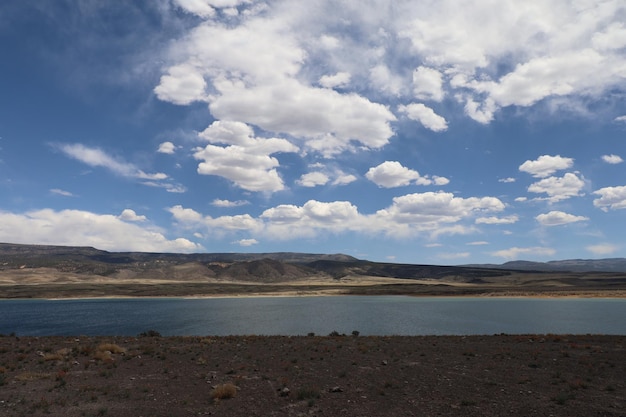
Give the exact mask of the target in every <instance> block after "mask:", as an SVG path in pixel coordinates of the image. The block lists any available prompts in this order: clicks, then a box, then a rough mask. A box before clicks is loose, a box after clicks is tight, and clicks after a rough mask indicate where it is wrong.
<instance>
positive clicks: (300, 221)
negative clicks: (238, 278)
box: [168, 192, 504, 240]
mask: <svg viewBox="0 0 626 417" xmlns="http://www.w3.org/2000/svg"><path fill="white" fill-rule="evenodd" d="M503 209H504V204H503V203H502V202H501V201H500V200H498V199H497V198H495V197H480V198H479V197H470V198H461V197H455V196H454V195H453V194H451V193H432V192H431V193H422V194H408V195H404V196H400V197H395V198H394V199H393V202H392V204H391V205H390V206H388V207H387V208H385V209H382V210H378V211H376V212H375V213H371V214H365V213H360V212H359V210H358V208H357V207H356V206H355V205H354V204H352V203H350V202H349V201H331V202H322V201H317V200H309V201H307V202H306V203H305V204H303V205H302V206H298V205H292V204H281V205H278V206H275V207H271V208H268V209H266V210H265V211H263V212H262V213H261V214H260V215H259V216H258V217H253V216H250V215H249V214H244V215H238V216H220V217H215V218H213V217H211V216H205V215H202V214H200V213H198V212H197V211H195V210H193V209H189V208H184V207H183V206H180V205H177V206H174V207H170V208H169V209H168V211H169V212H170V213H171V214H172V216H173V218H174V220H175V221H176V222H177V223H178V225H179V226H180V227H183V228H186V229H190V230H194V231H197V230H200V231H202V232H204V233H203V234H207V235H223V234H226V233H239V232H246V233H247V234H248V235H253V236H255V237H256V236H265V237H271V238H273V239H281V240H290V239H295V238H300V237H315V236H318V235H320V234H324V233H332V234H339V233H347V232H352V233H357V234H362V235H376V234H384V235H387V236H390V237H393V238H400V237H406V236H418V235H420V234H424V235H427V236H430V237H435V238H436V237H437V236H439V235H442V234H465V233H468V232H471V231H473V230H474V229H472V228H471V227H467V226H464V225H462V224H459V222H461V221H464V220H467V219H470V218H472V217H474V216H477V215H480V214H481V213H485V212H499V211H502V210H503Z"/></svg>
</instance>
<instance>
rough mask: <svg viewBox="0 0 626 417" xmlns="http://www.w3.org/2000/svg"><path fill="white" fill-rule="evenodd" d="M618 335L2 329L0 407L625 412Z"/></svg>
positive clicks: (3, 411)
mask: <svg viewBox="0 0 626 417" xmlns="http://www.w3.org/2000/svg"><path fill="white" fill-rule="evenodd" d="M625 345H626V336H589V335H588V336H572V335H494V336H468V337H460V336H459V337H457V336H416V337H399V336H398V337H369V336H368V337H364V336H358V335H347V336H346V335H333V336H300V337H274V336H270V337H264V336H233V337H211V336H207V337H160V336H144V337H85V336H77V337H39V338H37V337H16V336H2V337H0V415H2V416H6V417H10V416H33V415H34V416H37V415H53V416H68V417H72V416H116V417H117V416H120V417H125V416H133V417H138V416H145V417H148V416H201V415H214V416H246V417H252V416H312V415H313V416H439V415H441V416H535V415H536V416H626V377H625V375H626V350H625Z"/></svg>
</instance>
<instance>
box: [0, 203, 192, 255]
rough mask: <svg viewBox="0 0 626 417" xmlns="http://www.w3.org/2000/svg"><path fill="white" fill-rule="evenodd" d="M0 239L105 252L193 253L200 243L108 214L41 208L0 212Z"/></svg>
mask: <svg viewBox="0 0 626 417" xmlns="http://www.w3.org/2000/svg"><path fill="white" fill-rule="evenodd" d="M0 225H1V226H0V241H3V242H14V243H25V244H49V245H68V246H93V247H95V248H98V249H102V250H109V251H141V252H197V251H201V250H203V248H202V246H200V245H198V244H196V243H194V242H191V241H189V240H188V239H185V238H177V239H168V238H166V237H165V236H164V235H163V232H162V231H161V230H160V229H158V228H155V227H152V226H141V225H138V224H136V223H128V222H126V221H123V220H122V219H121V218H120V217H118V216H114V215H110V214H96V213H91V212H88V211H81V210H61V211H55V210H52V209H42V210H35V211H29V212H26V213H10V212H1V211H0Z"/></svg>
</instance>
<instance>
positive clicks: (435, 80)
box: [413, 66, 445, 101]
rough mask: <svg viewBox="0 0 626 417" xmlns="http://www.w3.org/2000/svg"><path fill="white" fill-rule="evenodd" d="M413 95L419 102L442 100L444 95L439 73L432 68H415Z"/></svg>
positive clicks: (441, 77) (441, 78)
mask: <svg viewBox="0 0 626 417" xmlns="http://www.w3.org/2000/svg"><path fill="white" fill-rule="evenodd" d="M413 94H415V97H416V98H418V99H420V100H433V101H441V100H443V97H444V94H445V93H444V91H443V76H442V74H441V72H439V71H437V70H436V69H434V68H428V67H423V66H420V67H417V68H416V69H415V71H414V72H413Z"/></svg>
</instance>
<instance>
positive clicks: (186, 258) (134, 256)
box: [0, 243, 357, 266]
mask: <svg viewBox="0 0 626 417" xmlns="http://www.w3.org/2000/svg"><path fill="white" fill-rule="evenodd" d="M2 259H5V262H6V261H7V260H10V261H11V262H17V263H19V262H21V261H26V260H29V261H30V262H33V261H35V260H36V263H37V265H33V266H51V265H49V264H47V263H58V262H62V261H81V262H89V261H91V262H103V263H108V264H124V263H133V262H142V263H145V262H156V261H160V262H171V263H175V264H180V263H188V262H202V263H206V262H242V261H255V260H260V259H272V260H276V261H281V262H289V263H307V262H313V261H317V260H331V261H355V260H357V259H356V258H354V257H352V256H349V255H343V254H330V255H329V254H313V253H297V252H273V253H189V254H188V253H150V252H108V251H104V250H99V249H95V248H92V247H87V246H52V245H22V244H14V243H0V262H1V261H2ZM41 263H46V265H41ZM1 265H2V263H0V266H1Z"/></svg>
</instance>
